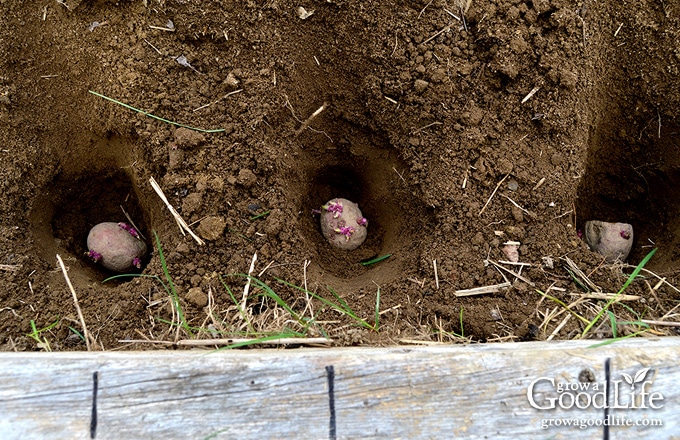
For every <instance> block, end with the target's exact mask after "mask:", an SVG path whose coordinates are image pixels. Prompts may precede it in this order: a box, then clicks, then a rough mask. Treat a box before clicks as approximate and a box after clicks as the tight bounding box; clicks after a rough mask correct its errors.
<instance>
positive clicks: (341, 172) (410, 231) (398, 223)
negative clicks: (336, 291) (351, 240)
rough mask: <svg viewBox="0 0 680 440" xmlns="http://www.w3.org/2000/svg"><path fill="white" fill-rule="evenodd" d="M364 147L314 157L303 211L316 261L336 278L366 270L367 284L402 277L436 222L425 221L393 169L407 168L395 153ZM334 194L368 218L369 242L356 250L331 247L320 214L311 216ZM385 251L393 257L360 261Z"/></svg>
mask: <svg viewBox="0 0 680 440" xmlns="http://www.w3.org/2000/svg"><path fill="white" fill-rule="evenodd" d="M366 145H367V146H366V147H363V148H362V147H359V146H356V145H354V146H352V149H351V153H350V154H347V152H345V151H340V150H338V151H335V152H334V153H333V154H325V155H323V156H322V157H318V158H315V160H312V161H310V162H311V163H316V164H317V167H315V168H314V169H309V170H308V171H307V175H308V176H309V177H308V181H307V188H306V191H305V194H304V196H303V197H302V203H303V205H302V206H301V208H300V209H301V211H302V212H303V213H304V216H303V224H302V226H303V228H304V230H305V231H307V232H306V233H305V234H304V237H305V239H306V240H307V241H308V243H310V244H311V245H312V246H313V248H314V249H315V253H316V255H315V256H314V257H313V261H314V262H316V263H317V264H318V265H319V266H320V269H321V272H323V273H324V274H325V275H330V276H332V277H334V278H336V279H338V281H339V280H341V279H345V280H349V279H352V278H355V277H359V278H361V276H362V275H364V274H366V275H367V276H368V278H366V280H364V281H366V283H365V284H368V283H371V281H372V280H373V281H376V282H381V281H389V280H392V279H395V278H398V277H399V276H400V275H401V268H402V267H403V266H404V265H407V264H410V263H409V262H410V261H411V260H412V259H414V258H418V256H419V252H418V249H420V248H421V247H422V246H423V242H425V241H426V240H427V239H428V238H429V237H430V233H429V231H430V226H429V225H430V224H432V223H431V222H428V221H427V219H428V218H430V216H429V215H428V213H427V211H426V209H425V207H424V206H423V205H422V203H421V202H420V200H419V199H418V198H417V197H414V195H413V194H412V193H411V191H410V190H409V188H408V187H407V185H406V183H405V182H404V181H403V180H401V178H400V176H399V174H397V172H396V171H395V170H398V169H402V170H403V169H405V168H406V167H404V166H403V164H401V163H400V161H399V160H398V159H397V157H396V155H395V154H393V153H392V152H391V151H389V150H388V149H384V148H379V147H376V146H374V145H371V144H366ZM334 198H345V199H348V200H350V201H352V202H354V203H357V204H358V205H359V209H360V210H361V212H362V214H363V216H364V217H365V218H366V219H367V220H368V226H367V229H368V230H367V232H368V234H367V237H366V241H364V243H363V244H361V246H359V247H358V248H356V249H354V250H350V251H348V250H342V249H338V248H335V247H333V246H332V245H331V244H330V243H329V242H328V241H327V240H326V238H325V237H324V236H323V234H322V232H321V225H320V219H319V216H318V215H315V216H312V215H311V214H310V213H311V210H312V209H320V207H321V206H322V205H323V204H325V203H326V202H328V201H329V200H331V199H334ZM386 254H391V255H392V256H391V257H390V258H389V259H386V260H383V261H382V262H380V263H377V264H375V265H368V266H364V265H362V264H361V263H362V262H365V261H368V260H371V259H374V258H377V257H380V256H383V255H386ZM369 278H370V279H369ZM360 284H363V283H360Z"/></svg>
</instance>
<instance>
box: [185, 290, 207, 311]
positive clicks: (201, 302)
mask: <svg viewBox="0 0 680 440" xmlns="http://www.w3.org/2000/svg"><path fill="white" fill-rule="evenodd" d="M187 301H189V302H190V303H191V304H193V305H195V306H197V307H205V306H206V305H207V304H208V295H206V294H205V293H203V290H201V288H200V287H192V288H191V289H189V292H187Z"/></svg>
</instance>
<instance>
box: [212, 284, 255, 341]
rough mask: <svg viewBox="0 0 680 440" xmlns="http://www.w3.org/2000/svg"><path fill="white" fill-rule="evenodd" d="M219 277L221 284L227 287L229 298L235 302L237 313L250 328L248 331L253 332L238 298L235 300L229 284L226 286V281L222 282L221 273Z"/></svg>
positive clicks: (253, 329)
mask: <svg viewBox="0 0 680 440" xmlns="http://www.w3.org/2000/svg"><path fill="white" fill-rule="evenodd" d="M219 279H220V281H221V282H222V285H223V286H224V288H225V289H227V293H229V296H230V297H231V300H232V301H234V304H236V309H237V310H238V313H239V315H241V318H242V319H243V321H245V323H246V325H247V326H248V328H249V329H250V331H251V332H253V333H255V328H254V327H253V324H252V323H251V322H250V319H249V318H248V314H247V313H246V312H245V311H244V310H243V309H242V308H241V304H239V302H238V300H236V297H235V296H234V293H233V292H232V291H231V289H230V288H229V286H227V283H225V282H224V279H223V278H222V275H220V276H219Z"/></svg>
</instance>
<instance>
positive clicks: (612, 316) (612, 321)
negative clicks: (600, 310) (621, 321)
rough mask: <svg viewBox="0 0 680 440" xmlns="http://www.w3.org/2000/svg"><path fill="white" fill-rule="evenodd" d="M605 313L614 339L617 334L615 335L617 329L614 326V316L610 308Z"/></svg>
mask: <svg viewBox="0 0 680 440" xmlns="http://www.w3.org/2000/svg"><path fill="white" fill-rule="evenodd" d="M607 314H608V315H609V324H610V326H611V328H612V336H613V337H614V339H616V337H617V336H618V335H617V333H618V331H617V328H616V316H615V315H614V313H613V312H612V311H611V310H607Z"/></svg>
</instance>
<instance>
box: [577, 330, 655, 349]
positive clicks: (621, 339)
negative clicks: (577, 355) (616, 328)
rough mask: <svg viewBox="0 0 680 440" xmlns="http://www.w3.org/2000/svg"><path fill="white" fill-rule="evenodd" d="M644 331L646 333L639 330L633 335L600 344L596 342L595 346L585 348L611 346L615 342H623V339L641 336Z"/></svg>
mask: <svg viewBox="0 0 680 440" xmlns="http://www.w3.org/2000/svg"><path fill="white" fill-rule="evenodd" d="M646 331H647V330H646V329H645V330H640V331H637V332H635V333H631V334H629V335H626V336H621V337H618V338H615V339H607V340H606V341H602V342H598V343H597V344H593V345H589V346H588V347H587V348H598V347H604V346H605V345H609V344H613V343H614V342H617V341H623V340H624V339H629V338H634V337H636V336H639V335H641V334H643V333H644V332H646Z"/></svg>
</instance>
